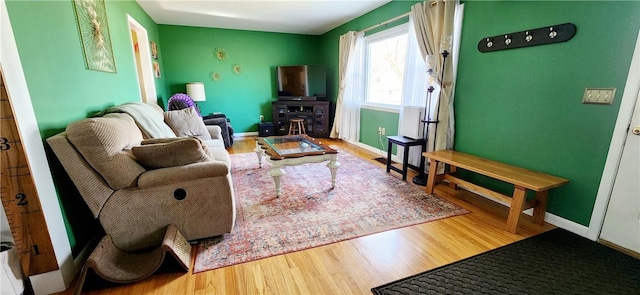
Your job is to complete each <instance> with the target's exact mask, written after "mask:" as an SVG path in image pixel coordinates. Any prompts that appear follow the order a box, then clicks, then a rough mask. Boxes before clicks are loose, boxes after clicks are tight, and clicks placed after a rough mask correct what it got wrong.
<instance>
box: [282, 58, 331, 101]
mask: <svg viewBox="0 0 640 295" xmlns="http://www.w3.org/2000/svg"><path fill="white" fill-rule="evenodd" d="M276 77H277V83H278V85H277V86H278V100H314V99H315V98H317V99H318V100H326V97H327V73H326V70H325V67H324V66H323V65H297V66H278V67H276Z"/></svg>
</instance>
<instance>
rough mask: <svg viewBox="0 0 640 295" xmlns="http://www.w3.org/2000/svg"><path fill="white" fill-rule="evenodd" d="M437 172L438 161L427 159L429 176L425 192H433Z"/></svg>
mask: <svg viewBox="0 0 640 295" xmlns="http://www.w3.org/2000/svg"><path fill="white" fill-rule="evenodd" d="M437 172H438V161H436V160H433V159H429V177H427V189H426V192H427V194H433V188H434V187H435V186H436V173H437Z"/></svg>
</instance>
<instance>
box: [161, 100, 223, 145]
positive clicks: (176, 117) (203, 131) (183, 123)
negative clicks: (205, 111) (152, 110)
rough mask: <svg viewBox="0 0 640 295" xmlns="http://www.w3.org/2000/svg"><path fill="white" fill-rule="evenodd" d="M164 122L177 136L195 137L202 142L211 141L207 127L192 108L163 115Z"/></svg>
mask: <svg viewBox="0 0 640 295" xmlns="http://www.w3.org/2000/svg"><path fill="white" fill-rule="evenodd" d="M164 121H165V123H167V125H169V127H171V129H172V130H173V132H174V133H175V134H176V135H177V136H196V137H198V138H200V139H202V140H209V139H211V135H210V134H209V131H207V127H205V125H204V122H203V121H202V118H201V117H200V116H198V112H197V111H196V110H195V109H194V108H186V109H181V110H176V111H167V112H165V113H164Z"/></svg>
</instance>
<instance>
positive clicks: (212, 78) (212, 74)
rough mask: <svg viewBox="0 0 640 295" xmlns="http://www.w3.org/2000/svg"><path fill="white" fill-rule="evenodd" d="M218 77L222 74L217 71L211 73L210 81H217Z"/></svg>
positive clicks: (220, 77)
mask: <svg viewBox="0 0 640 295" xmlns="http://www.w3.org/2000/svg"><path fill="white" fill-rule="evenodd" d="M220 79H222V75H220V73H218V72H213V73H211V80H212V81H214V82H218V81H220Z"/></svg>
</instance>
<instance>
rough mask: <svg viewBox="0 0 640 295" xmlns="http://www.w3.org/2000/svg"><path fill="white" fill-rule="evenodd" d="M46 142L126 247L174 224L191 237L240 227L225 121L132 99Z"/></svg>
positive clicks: (147, 241) (140, 245) (152, 239)
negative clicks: (219, 123)
mask: <svg viewBox="0 0 640 295" xmlns="http://www.w3.org/2000/svg"><path fill="white" fill-rule="evenodd" d="M194 116H195V117H194ZM47 143H48V144H49V145H50V146H51V148H52V150H53V152H54V154H55V156H56V157H57V158H58V159H59V161H60V163H61V164H62V166H63V167H64V169H65V171H66V172H67V174H68V175H69V176H70V178H71V180H72V181H73V183H74V184H75V186H76V187H77V189H78V191H79V192H80V194H81V195H82V197H83V199H84V201H85V202H86V203H87V205H88V207H89V209H90V210H91V212H92V213H93V216H94V217H95V218H97V219H98V220H99V221H100V224H101V225H102V227H103V228H104V231H105V233H106V234H107V235H109V236H110V238H111V240H112V242H113V244H114V245H115V246H116V247H117V248H118V249H120V250H122V251H125V252H135V251H141V250H145V249H150V248H153V247H157V246H158V245H160V244H161V243H162V239H163V236H164V234H165V231H166V228H167V226H168V225H169V224H173V225H175V226H176V227H177V228H178V230H179V231H180V233H181V234H182V235H183V236H184V237H185V238H186V239H187V240H189V241H194V240H198V239H202V238H207V237H212V236H219V235H222V234H225V233H229V232H230V231H231V230H232V229H233V226H234V222H235V217H236V207H235V196H234V191H233V181H232V177H231V171H230V164H231V163H230V161H231V160H230V156H229V153H228V152H227V151H226V149H225V147H224V142H223V139H222V136H221V130H220V127H219V126H205V125H204V123H203V121H202V118H200V117H199V116H197V113H195V110H193V109H192V108H189V109H183V110H179V111H167V112H163V110H162V108H160V107H159V106H157V105H152V104H145V103H127V104H123V105H120V106H116V107H112V108H108V109H106V110H105V111H103V112H101V113H100V114H98V116H95V117H92V118H86V119H82V120H79V121H76V122H73V123H71V124H69V125H68V126H67V128H66V130H65V131H64V132H62V133H60V134H57V135H54V136H52V137H50V138H48V139H47Z"/></svg>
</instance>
